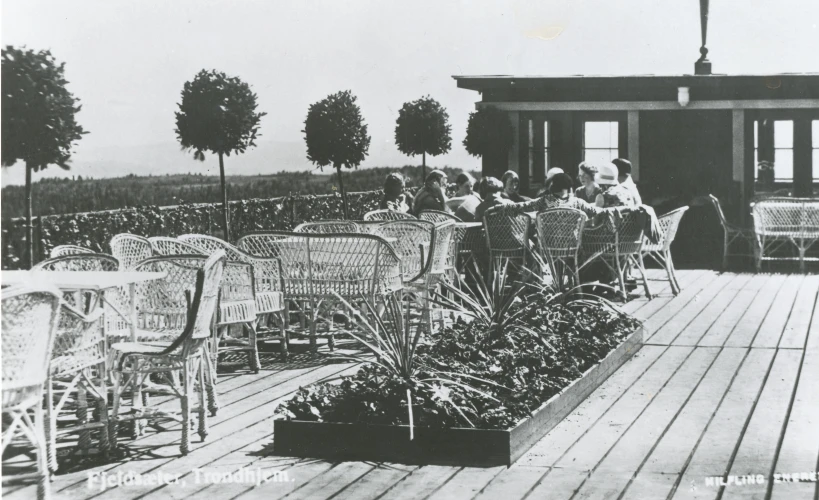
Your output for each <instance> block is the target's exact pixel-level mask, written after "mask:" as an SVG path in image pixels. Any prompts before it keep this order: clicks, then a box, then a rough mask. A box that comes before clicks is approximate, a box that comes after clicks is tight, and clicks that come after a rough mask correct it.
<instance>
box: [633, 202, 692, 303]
mask: <svg viewBox="0 0 819 500" xmlns="http://www.w3.org/2000/svg"><path fill="white" fill-rule="evenodd" d="M686 210H688V207H682V208H678V209H677V210H674V211H671V212H668V213H667V214H665V215H662V216H660V217H659V218H658V219H657V222H658V223H659V224H660V228H661V229H662V234H661V235H660V236H661V237H660V241H658V242H657V243H652V242H650V241H649V240H648V238H645V240H644V241H643V249H642V253H643V258H645V257H649V258H650V259H651V260H653V261H654V262H656V263H657V264H659V265H660V266H662V268H663V269H665V272H666V274H668V281H669V282H670V283H671V292H672V293H673V294H674V295H677V294H679V293H680V283H679V282H678V281H677V271H676V269H674V261H673V260H671V244H672V243H673V242H674V237H675V236H676V235H677V228H679V227H680V220H681V219H682V217H683V215H685V212H686Z"/></svg>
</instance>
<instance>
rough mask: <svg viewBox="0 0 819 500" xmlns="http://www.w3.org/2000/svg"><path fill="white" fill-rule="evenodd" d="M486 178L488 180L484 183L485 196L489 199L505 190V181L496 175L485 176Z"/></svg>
mask: <svg viewBox="0 0 819 500" xmlns="http://www.w3.org/2000/svg"><path fill="white" fill-rule="evenodd" d="M484 179H486V180H485V181H484V183H483V189H484V195H483V198H484V199H487V198H493V197H496V196H499V195H500V193H501V192H502V191H503V183H502V182H501V181H499V180H498V179H496V178H494V177H484Z"/></svg>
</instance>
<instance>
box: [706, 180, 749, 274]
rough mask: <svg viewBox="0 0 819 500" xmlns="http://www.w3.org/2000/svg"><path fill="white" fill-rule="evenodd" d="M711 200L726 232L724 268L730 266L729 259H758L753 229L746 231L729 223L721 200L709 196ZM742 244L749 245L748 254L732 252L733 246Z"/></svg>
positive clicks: (724, 239)
mask: <svg viewBox="0 0 819 500" xmlns="http://www.w3.org/2000/svg"><path fill="white" fill-rule="evenodd" d="M708 198H709V200H711V204H712V205H713V206H714V210H716V211H717V216H718V217H719V223H720V225H722V230H723V232H724V236H723V246H722V267H723V268H725V267H727V266H728V257H753V258H754V259H756V258H757V255H758V248H757V246H756V239H755V236H754V230H753V229H746V228H744V227H740V226H737V225H736V224H731V223H730V222H728V219H726V218H725V212H723V211H722V205H721V204H720V202H719V200H718V199H717V197H716V196H714V195H712V194H711V195H708ZM738 242H741V243H743V244H744V245H747V247H748V250H747V251H746V252H741V251H740V252H731V245H734V246H736V243H738Z"/></svg>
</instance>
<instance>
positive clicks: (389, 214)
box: [364, 209, 416, 221]
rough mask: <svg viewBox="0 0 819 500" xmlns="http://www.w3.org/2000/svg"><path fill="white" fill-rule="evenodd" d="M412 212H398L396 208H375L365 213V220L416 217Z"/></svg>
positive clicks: (410, 218)
mask: <svg viewBox="0 0 819 500" xmlns="http://www.w3.org/2000/svg"><path fill="white" fill-rule="evenodd" d="M415 218H416V217H414V216H413V215H412V214H408V213H404V212H397V211H395V210H387V209H383V210H373V211H372V212H367V213H366V214H364V220H365V221H371V220H385V221H386V220H403V219H409V220H412V219H415Z"/></svg>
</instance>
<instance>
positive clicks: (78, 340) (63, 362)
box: [46, 301, 110, 472]
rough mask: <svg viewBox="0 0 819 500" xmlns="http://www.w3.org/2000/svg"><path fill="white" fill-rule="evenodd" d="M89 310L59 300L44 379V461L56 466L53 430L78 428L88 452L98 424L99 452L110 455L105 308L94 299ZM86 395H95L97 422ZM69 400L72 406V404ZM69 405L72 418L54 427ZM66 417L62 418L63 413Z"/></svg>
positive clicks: (80, 444) (64, 431)
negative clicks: (45, 417)
mask: <svg viewBox="0 0 819 500" xmlns="http://www.w3.org/2000/svg"><path fill="white" fill-rule="evenodd" d="M95 302H96V303H95V304H94V307H93V312H92V313H91V314H89V315H87V316H86V315H84V314H83V313H81V312H79V311H77V310H76V309H74V308H72V307H71V306H69V305H67V304H65V303H63V305H62V308H61V314H60V320H59V326H58V328H57V336H56V339H55V341H54V348H53V350H52V354H51V364H50V367H49V371H48V383H47V385H46V391H47V397H46V415H47V420H48V424H47V426H46V436H47V438H48V463H49V469H51V471H52V472H56V471H57V467H58V464H57V436H58V435H61V434H79V440H78V446H77V448H78V450H79V451H80V452H82V453H87V452H88V450H89V448H90V446H91V430H93V429H98V433H99V452H100V453H102V454H103V455H104V456H107V455H108V451H109V447H110V444H109V439H108V389H107V386H106V376H107V371H106V367H105V335H104V331H103V328H102V316H103V313H104V309H103V308H102V307H98V306H97V304H98V303H99V301H95ZM88 397H91V398H92V399H93V400H94V405H95V407H96V410H97V411H96V412H95V413H96V420H97V421H96V422H92V421H89V417H90V416H92V415H93V413H94V412H92V415H89V411H88ZM71 406H73V409H72V408H70V407H71ZM70 410H73V411H74V413H75V415H76V422H75V423H74V424H73V425H63V426H61V428H59V429H58V428H57V422H58V420H60V415H61V414H64V413H66V412H67V411H70ZM63 420H64V419H63Z"/></svg>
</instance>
